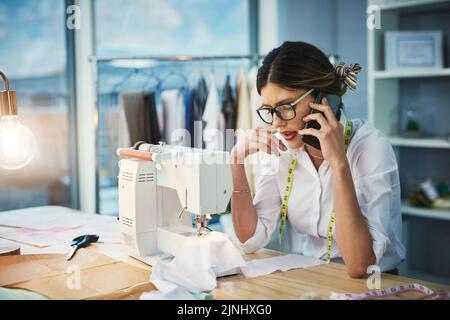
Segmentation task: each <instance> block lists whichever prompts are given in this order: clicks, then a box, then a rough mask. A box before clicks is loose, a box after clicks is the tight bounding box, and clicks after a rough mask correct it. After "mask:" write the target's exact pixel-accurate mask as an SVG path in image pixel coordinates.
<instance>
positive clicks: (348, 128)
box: [278, 121, 353, 262]
mask: <svg viewBox="0 0 450 320" xmlns="http://www.w3.org/2000/svg"><path fill="white" fill-rule="evenodd" d="M352 134H353V123H352V122H351V121H347V122H346V123H345V128H344V148H345V152H347V150H348V146H349V145H350V140H351V138H352ZM296 166H297V155H296V154H293V155H292V157H291V163H290V164H289V169H288V176H287V183H286V188H285V191H284V196H283V199H282V200H281V224H280V231H279V239H278V240H279V244H280V246H281V239H282V237H283V233H284V227H285V225H286V218H287V213H288V211H287V209H288V201H289V197H290V195H291V190H292V181H293V178H294V170H295V168H296ZM334 220H335V214H334V209H333V211H331V215H330V221H329V222H328V228H327V255H326V261H327V262H330V260H331V247H332V243H333V229H334Z"/></svg>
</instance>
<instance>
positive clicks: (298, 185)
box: [242, 119, 405, 271]
mask: <svg viewBox="0 0 450 320" xmlns="http://www.w3.org/2000/svg"><path fill="white" fill-rule="evenodd" d="M352 122H353V137H352V139H351V142H350V145H349V148H348V151H347V159H348V162H349V164H350V170H351V173H352V177H353V182H354V185H355V189H356V195H357V198H358V203H359V207H360V209H361V213H362V214H363V216H364V218H365V221H366V223H367V225H368V228H369V232H370V234H371V236H372V239H373V252H374V254H375V256H376V264H377V265H378V266H379V267H380V269H381V271H388V270H391V269H394V268H396V267H397V266H398V264H400V262H402V261H403V260H404V257H405V248H404V246H403V244H402V243H401V232H402V221H401V199H400V183H399V175H398V167H397V161H396V158H395V154H394V152H393V149H392V147H391V145H390V143H389V141H388V140H387V139H386V138H385V137H383V136H382V134H381V133H380V131H378V130H377V129H375V128H374V127H373V126H372V125H371V124H369V123H368V122H367V121H365V120H359V119H357V120H352ZM279 137H280V138H281V139H283V138H282V137H281V136H279ZM286 145H287V144H286ZM292 153H296V154H297V157H298V160H297V167H296V169H295V171H294V175H293V177H294V178H293V185H292V190H291V195H290V198H289V202H288V219H287V220H288V221H287V223H286V228H285V231H284V236H283V242H282V248H280V249H282V250H284V251H288V252H297V253H302V254H304V255H307V256H312V257H317V258H325V256H326V253H327V227H328V223H329V220H330V216H331V212H332V210H333V186H332V170H331V168H330V166H329V164H328V162H327V161H323V163H322V164H321V166H320V167H319V170H316V168H315V167H314V164H313V163H312V161H311V159H310V158H309V156H308V154H307V153H306V152H305V150H304V148H303V147H302V148H300V149H295V150H288V151H286V152H282V153H281V156H280V157H275V156H272V155H267V154H263V153H261V154H260V156H262V157H260V158H262V159H263V160H262V163H261V167H262V169H261V172H260V176H259V178H258V181H257V185H256V192H255V197H254V199H253V203H254V206H255V208H256V213H257V215H258V223H257V227H256V231H255V234H254V235H253V237H251V238H250V239H248V240H247V241H246V242H245V243H243V244H242V248H243V249H244V251H245V252H254V251H256V250H258V249H260V248H262V247H265V246H266V245H267V244H268V243H269V241H270V240H271V238H272V239H276V240H277V241H278V233H279V221H280V212H281V199H282V197H283V195H284V192H285V187H286V179H287V171H288V167H289V163H290V161H291V155H292ZM337 219H339V217H337ZM335 236H336V235H335V233H333V243H332V255H331V257H332V258H339V257H340V253H339V248H338V245H337V243H336V240H335ZM275 243H278V242H275Z"/></svg>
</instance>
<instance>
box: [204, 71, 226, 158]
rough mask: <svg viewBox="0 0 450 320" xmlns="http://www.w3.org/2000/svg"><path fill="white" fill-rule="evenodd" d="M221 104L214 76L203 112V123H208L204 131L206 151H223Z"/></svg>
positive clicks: (210, 81)
mask: <svg viewBox="0 0 450 320" xmlns="http://www.w3.org/2000/svg"><path fill="white" fill-rule="evenodd" d="M219 117H220V103H219V93H218V91H217V87H216V79H215V78H214V75H211V76H210V78H209V94H208V99H207V100H206V105H205V111H204V112H203V117H202V119H203V121H205V122H206V126H205V129H204V131H203V140H204V141H205V148H206V150H221V149H222V139H221V135H220V127H219Z"/></svg>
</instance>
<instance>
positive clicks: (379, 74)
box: [373, 68, 450, 79]
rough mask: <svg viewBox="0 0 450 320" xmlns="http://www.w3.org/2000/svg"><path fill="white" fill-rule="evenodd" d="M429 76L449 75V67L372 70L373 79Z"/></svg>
mask: <svg viewBox="0 0 450 320" xmlns="http://www.w3.org/2000/svg"><path fill="white" fill-rule="evenodd" d="M431 77H450V68H443V69H437V68H421V69H403V70H400V69H399V70H388V71H374V72H373V78H374V79H403V78H431Z"/></svg>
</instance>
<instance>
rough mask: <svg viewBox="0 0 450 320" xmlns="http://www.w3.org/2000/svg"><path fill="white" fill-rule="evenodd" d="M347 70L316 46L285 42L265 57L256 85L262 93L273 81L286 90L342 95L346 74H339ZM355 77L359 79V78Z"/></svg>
mask: <svg viewBox="0 0 450 320" xmlns="http://www.w3.org/2000/svg"><path fill="white" fill-rule="evenodd" d="M352 66H353V65H352ZM358 66H359V65H358ZM345 67H347V69H348V68H349V66H348V65H345V64H342V68H345ZM359 68H360V67H359ZM337 71H339V72H337ZM340 71H342V72H340ZM357 72H359V70H358V71H356V73H357ZM344 73H345V72H344V69H342V70H338V69H336V67H335V66H333V65H332V64H331V62H330V60H329V59H328V57H327V56H326V55H325V54H324V53H323V52H322V51H321V50H320V49H318V48H317V47H315V46H313V45H311V44H309V43H306V42H300V41H299V42H285V43H283V44H282V45H281V46H280V47H278V48H275V49H273V50H272V51H271V52H270V53H269V54H268V55H267V56H266V57H265V58H264V61H263V63H262V66H261V67H260V68H259V70H258V75H257V78H256V87H257V89H258V93H259V94H261V89H262V88H263V87H264V86H265V85H266V84H267V83H268V82H272V83H276V84H278V85H280V86H282V87H284V88H287V89H316V91H322V92H324V93H328V94H336V95H339V96H342V95H344V94H345V92H346V90H347V87H348V85H346V81H344V78H343V76H338V74H340V75H344ZM347 73H348V72H347ZM354 75H355V73H354ZM354 80H355V81H356V77H355V78H354ZM355 87H356V82H355Z"/></svg>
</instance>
